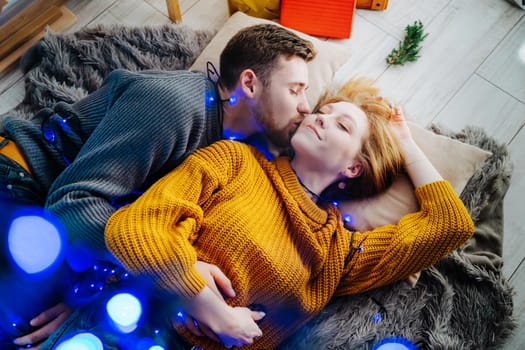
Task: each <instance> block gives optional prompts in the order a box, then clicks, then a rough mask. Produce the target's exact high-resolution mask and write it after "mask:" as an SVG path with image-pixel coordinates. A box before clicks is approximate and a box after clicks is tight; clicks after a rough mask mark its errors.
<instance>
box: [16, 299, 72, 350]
mask: <svg viewBox="0 0 525 350" xmlns="http://www.w3.org/2000/svg"><path fill="white" fill-rule="evenodd" d="M69 315H71V309H70V308H69V307H68V306H67V305H66V304H64V303H60V304H57V305H55V306H53V307H52V308H50V309H47V310H46V311H44V312H42V313H41V314H39V315H38V316H36V317H35V318H33V319H32V320H31V321H30V322H29V324H30V325H31V326H32V327H35V328H37V329H36V330H35V331H33V332H31V333H29V334H26V335H24V336H21V337H18V338H16V339H15V340H14V343H15V344H16V345H19V346H28V345H32V346H31V349H40V345H41V344H42V343H43V342H44V341H45V340H46V339H47V338H48V337H49V336H50V335H51V334H52V333H53V332H54V331H55V330H57V329H58V327H60V325H61V324H62V323H63V322H64V321H65V320H66V319H67V318H68V317H69Z"/></svg>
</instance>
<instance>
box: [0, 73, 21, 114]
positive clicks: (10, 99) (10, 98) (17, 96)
mask: <svg viewBox="0 0 525 350" xmlns="http://www.w3.org/2000/svg"><path fill="white" fill-rule="evenodd" d="M24 95H25V90H24V81H23V80H22V79H20V80H18V81H17V82H15V83H14V84H13V85H12V86H11V87H10V88H9V89H8V90H6V91H5V92H3V93H1V94H0V115H1V114H3V113H6V112H8V111H10V110H11V109H13V108H15V107H16V106H17V105H18V104H19V103H20V102H22V100H23V99H24Z"/></svg>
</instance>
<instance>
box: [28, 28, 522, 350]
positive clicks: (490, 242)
mask: <svg viewBox="0 0 525 350" xmlns="http://www.w3.org/2000/svg"><path fill="white" fill-rule="evenodd" d="M170 30H171V29H170ZM90 33H91V34H90ZM121 33H126V35H121ZM155 33H157V34H158V31H156V30H155V29H151V28H142V29H125V28H105V29H104V28H99V29H97V30H94V31H90V30H83V31H81V32H79V33H77V34H75V35H76V36H77V37H79V38H87V39H86V40H88V39H89V40H94V42H96V43H97V44H96V45H93V46H92V47H91V48H90V49H89V50H87V49H86V48H85V42H83V41H82V40H80V41H78V42H77V41H75V40H73V37H74V36H71V37H69V39H68V40H66V39H67V37H68V36H60V35H53V34H48V35H47V37H46V41H47V42H49V43H51V42H56V43H61V42H63V41H67V42H68V44H67V45H63V46H62V45H61V44H59V45H56V46H52V47H51V45H50V49H49V50H48V51H46V53H45V54H44V55H43V57H44V58H45V59H44V60H43V61H42V62H41V63H40V64H37V65H36V67H34V68H33V69H32V70H31V71H30V72H29V74H28V76H27V83H28V85H27V89H28V94H29V95H32V96H27V97H26V100H25V102H24V106H23V108H20V109H19V111H20V112H21V113H23V112H24V111H26V110H31V109H33V108H40V107H42V106H48V105H49V104H50V103H51V102H52V101H58V100H65V101H71V100H77V99H78V98H79V97H82V96H84V95H85V94H86V92H87V91H89V90H90V89H93V88H94V87H96V85H97V83H99V82H100V81H101V79H102V78H103V77H104V76H105V75H106V74H107V73H108V72H109V69H110V68H109V67H111V69H112V68H122V65H124V66H125V67H124V68H129V69H133V67H130V66H127V65H128V64H129V62H127V61H126V60H123V59H122V57H123V55H124V56H125V55H127V54H128V53H129V52H133V53H134V54H135V53H140V55H139V56H140V57H147V61H148V62H144V61H143V60H142V59H140V58H137V59H136V61H137V63H136V64H137V65H136V68H137V69H146V68H164V69H173V67H172V66H171V63H173V62H177V53H170V54H166V52H165V50H166V46H165V45H163V42H164V41H165V40H166V38H165V37H164V36H155ZM115 36H119V37H125V40H124V42H126V41H128V42H129V45H130V46H131V48H130V47H127V45H128V44H124V43H122V42H120V41H119V42H120V44H119V45H116V46H114V45H113V44H112V43H113V42H114V41H115V40H116V38H115ZM167 36H168V37H169V35H167ZM64 37H66V39H65V38H64ZM182 40H186V38H182ZM133 43H135V44H133ZM184 43H185V44H187V48H188V50H190V51H192V52H194V53H195V54H197V53H198V51H199V50H200V49H202V45H201V46H199V40H196V39H194V38H193V39H192V38H191V36H190V38H188V39H187V40H186V41H184ZM200 43H201V44H202V41H201V42H200ZM108 46H111V49H108ZM136 47H143V49H141V50H142V51H141V50H139V49H136ZM113 50H116V51H117V53H115V51H113ZM104 52H112V53H111V54H105V53H104ZM184 52H185V51H183V50H182V51H181V54H182V55H183V56H184V55H185V53H184ZM179 56H180V55H179ZM56 57H70V58H68V59H67V60H65V61H64V62H63V64H55V63H54V62H55V61H54V60H56ZM95 57H96V58H95ZM167 57H170V58H169V59H168V58H167ZM26 58H28V61H30V60H29V57H26ZM163 59H164V60H163ZM91 60H97V61H99V62H98V63H96V64H93V65H91V64H89V65H85V64H84V65H82V64H83V63H86V62H87V63H90V62H91ZM190 61H191V60H190V59H188V60H182V63H181V64H182V65H183V66H184V67H188V66H189V64H190V63H191V62H190ZM43 62H53V63H52V64H44V63H43ZM150 64H151V65H152V66H149V65H150ZM97 67H100V69H99V68H97ZM432 130H433V131H434V132H436V133H440V134H447V135H449V136H451V137H453V138H456V139H459V140H461V141H463V142H466V143H470V144H474V145H477V146H479V147H481V148H483V149H486V150H489V151H491V152H492V153H493V155H492V156H491V157H490V158H489V159H488V160H487V162H486V163H485V165H484V166H483V168H482V169H480V170H479V171H478V172H476V174H475V175H474V176H473V177H472V179H471V180H470V182H469V183H468V184H467V186H466V188H465V190H464V192H463V193H462V195H461V198H462V200H463V201H464V202H465V204H466V206H467V208H468V210H469V212H470V213H471V215H472V217H473V219H474V222H475V224H476V232H475V235H474V237H473V238H472V240H471V241H470V242H468V243H467V245H466V246H465V247H464V248H463V249H462V250H460V251H458V252H455V253H453V254H451V255H450V256H448V257H447V258H445V259H443V260H442V261H441V262H439V263H438V264H436V265H435V266H434V267H432V268H430V269H428V270H426V271H423V272H422V275H421V278H420V280H419V282H418V283H417V285H416V286H415V287H414V288H410V287H409V285H408V284H407V283H406V282H399V283H396V284H394V285H391V286H385V287H382V288H379V289H377V290H374V291H372V292H368V293H366V294H363V295H357V296H350V297H342V298H337V299H334V300H333V301H332V302H331V303H330V304H329V305H328V306H327V307H326V309H325V310H324V311H323V312H322V313H321V314H320V315H319V316H318V317H317V318H316V319H314V320H312V321H311V322H310V323H309V324H307V325H306V326H305V327H304V328H303V329H302V330H301V331H300V332H298V333H297V334H296V335H295V336H293V337H292V338H291V339H289V341H288V342H287V343H286V344H283V346H282V349H370V348H372V346H373V345H374V344H375V343H377V342H378V341H380V340H381V339H383V338H384V337H387V336H403V337H406V338H408V339H410V340H411V341H412V342H414V343H415V344H416V345H417V346H418V347H419V348H420V349H476V350H477V349H498V348H500V347H501V344H502V343H503V342H504V341H505V339H506V338H507V337H508V336H509V334H510V333H511V332H512V330H513V329H514V328H515V327H516V324H515V321H514V319H513V317H512V308H513V305H512V288H511V286H510V285H509V284H508V282H507V281H506V279H505V278H504V277H503V275H502V271H501V264H502V260H501V251H502V247H501V245H502V239H503V198H504V195H505V193H506V191H507V189H508V186H509V182H510V177H511V172H512V165H511V163H510V159H509V156H508V154H507V150H506V148H505V147H504V146H502V145H499V144H497V143H496V142H495V141H494V140H493V139H491V138H490V137H488V136H487V135H486V134H485V133H484V132H483V130H480V129H477V128H466V129H465V130H464V131H463V132H461V133H450V132H449V131H446V130H443V129H441V128H439V127H436V126H435V127H433V129H432Z"/></svg>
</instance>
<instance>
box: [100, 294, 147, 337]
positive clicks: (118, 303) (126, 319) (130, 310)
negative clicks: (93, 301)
mask: <svg viewBox="0 0 525 350" xmlns="http://www.w3.org/2000/svg"><path fill="white" fill-rule="evenodd" d="M106 311H107V313H108V315H109V317H110V318H111V320H112V321H113V322H114V323H115V325H116V326H117V328H118V329H119V330H120V331H122V332H123V333H130V332H133V331H134V330H135V328H137V322H138V320H139V319H140V316H141V315H142V305H141V304H140V301H139V300H138V299H137V298H136V297H135V296H133V295H131V294H129V293H119V294H116V295H114V296H113V297H112V298H111V299H109V300H108V302H107V304H106Z"/></svg>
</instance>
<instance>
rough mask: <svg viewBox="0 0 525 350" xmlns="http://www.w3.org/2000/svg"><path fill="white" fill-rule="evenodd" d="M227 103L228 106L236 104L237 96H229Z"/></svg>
mask: <svg viewBox="0 0 525 350" xmlns="http://www.w3.org/2000/svg"><path fill="white" fill-rule="evenodd" d="M228 103H229V104H230V106H233V105H234V104H236V103H237V96H235V95H233V96H230V98H229V99H228Z"/></svg>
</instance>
